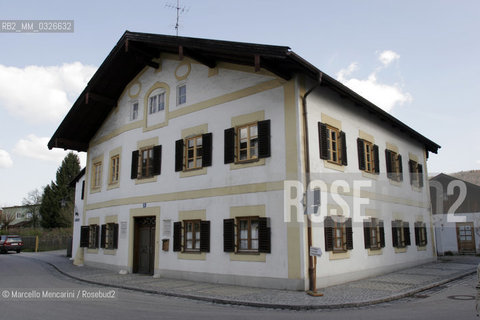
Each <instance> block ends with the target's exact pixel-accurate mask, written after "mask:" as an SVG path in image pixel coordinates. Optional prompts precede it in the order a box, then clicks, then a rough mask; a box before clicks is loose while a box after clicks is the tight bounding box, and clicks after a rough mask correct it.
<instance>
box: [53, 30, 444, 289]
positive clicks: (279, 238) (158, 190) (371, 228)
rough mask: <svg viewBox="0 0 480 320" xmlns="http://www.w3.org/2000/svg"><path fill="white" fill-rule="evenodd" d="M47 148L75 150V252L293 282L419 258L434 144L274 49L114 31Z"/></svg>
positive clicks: (125, 263) (233, 277)
mask: <svg viewBox="0 0 480 320" xmlns="http://www.w3.org/2000/svg"><path fill="white" fill-rule="evenodd" d="M305 119H307V121H306V122H305V121H304V120H305ZM54 147H57V148H66V149H73V150H77V151H86V152H88V156H87V167H86V174H85V181H86V183H85V192H84V199H83V200H81V201H83V212H81V213H80V221H81V224H82V228H81V230H82V231H81V233H82V235H81V236H76V238H77V239H80V240H79V242H80V243H78V242H77V246H78V245H80V246H81V248H82V249H80V250H78V251H77V252H76V263H77V264H80V263H86V264H92V265H103V266H107V267H110V268H114V269H117V270H127V271H128V272H138V273H147V274H153V275H155V276H160V277H163V276H165V277H175V278H184V279H195V280H201V281H211V282H224V283H234V284H242V285H250V286H260V287H273V288H288V289H295V290H304V289H306V288H308V287H309V286H310V287H311V286H312V284H311V283H309V279H313V278H315V279H316V281H317V285H318V286H326V285H331V284H335V283H340V282H345V281H348V280H352V279H358V278H361V277H365V276H368V275H373V274H378V273H382V272H386V271H390V270H394V269H398V268H402V267H406V266H410V265H415V264H421V263H424V262H428V261H431V260H432V259H434V258H435V250H434V248H433V245H432V243H433V242H434V241H433V232H432V224H431V211H430V201H429V192H428V190H429V189H428V180H427V179H425V176H426V173H427V170H426V169H427V166H426V159H427V155H428V152H435V153H436V152H437V150H438V148H439V146H438V145H437V144H435V143H434V142H432V141H430V140H428V139H427V138H425V137H424V136H422V135H420V134H419V133H417V132H416V131H414V130H413V129H411V128H409V127H407V126H406V125H404V124H403V123H401V122H400V121H399V120H397V119H395V118H394V117H392V116H391V115H389V114H387V113H386V112H384V111H382V110H381V109H380V108H378V107H376V106H375V105H373V104H372V103H370V102H369V101H367V100H365V99H364V98H362V97H360V96H359V95H357V94H355V93H354V92H352V91H351V90H349V89H348V88H346V87H345V86H343V85H342V84H340V83H339V82H337V81H336V80H334V79H333V78H331V77H329V76H327V75H325V74H323V73H322V72H321V71H320V70H318V69H317V68H315V67H314V66H312V65H311V64H310V63H308V62H307V61H305V60H303V59H302V58H301V57H299V56H298V55H296V54H295V53H294V52H292V51H290V49H289V48H288V47H280V46H269V45H257V44H249V43H236V42H226V41H217V40H206V39H194V38H185V37H172V36H164V35H154V34H143V33H132V32H128V31H127V32H126V33H125V34H124V35H123V36H122V38H121V39H120V40H119V42H118V43H117V45H116V46H115V47H114V48H113V50H112V52H111V53H110V54H109V56H108V57H107V58H106V60H105V61H104V62H103V64H102V65H101V66H100V68H99V69H98V71H97V72H96V74H95V75H94V76H93V77H92V79H91V81H90V82H89V84H88V85H87V87H86V88H85V90H84V91H83V92H82V94H81V95H80V97H79V98H78V100H77V101H76V102H75V104H74V105H73V107H72V109H71V110H70V112H69V113H68V115H67V116H66V117H65V119H64V120H63V122H62V123H61V124H60V126H59V128H58V129H57V131H56V132H55V134H54V136H53V137H52V139H51V140H50V142H49V148H54ZM384 154H385V156H384ZM359 159H360V160H359ZM403 168H410V169H411V170H406V169H405V170H403ZM387 171H388V174H387ZM404 171H405V172H404ZM409 171H412V173H409ZM424 184H425V185H424ZM304 185H310V186H311V187H312V188H311V189H316V188H319V189H320V190H321V192H313V193H310V192H308V193H307V195H306V198H305V199H304V198H303V196H302V195H303V190H302V189H304V188H303V187H302V186H304ZM366 202H368V203H366ZM307 203H308V205H306V207H307V210H308V212H314V213H315V212H316V214H314V215H312V217H313V219H312V220H313V223H312V224H311V228H310V227H309V226H310V224H308V223H307V222H306V221H307V219H304V212H303V211H304V207H303V204H307ZM77 208H80V205H78V206H77ZM351 214H355V216H354V217H353V220H352V218H351ZM327 216H328V217H327ZM352 221H353V223H352ZM324 222H326V223H324ZM410 230H412V232H411V233H412V234H411V233H410ZM413 230H415V235H416V236H417V237H416V238H418V239H417V241H415V239H414V238H415V237H413V233H414V232H413ZM412 239H413V240H412ZM310 246H313V247H314V248H320V249H321V250H322V251H325V252H324V253H323V255H322V256H321V257H318V259H313V258H311V257H309V253H308V251H309V250H308V248H309V247H310ZM83 248H84V249H83ZM317 251H318V250H317ZM315 261H316V264H315V263H314V262H315ZM309 267H310V268H309ZM315 268H316V269H317V270H316V276H315Z"/></svg>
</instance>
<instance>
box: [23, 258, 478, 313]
mask: <svg viewBox="0 0 480 320" xmlns="http://www.w3.org/2000/svg"><path fill="white" fill-rule="evenodd" d="M32 259H35V260H37V261H40V262H43V263H45V264H47V265H49V266H51V267H52V268H54V269H55V270H56V271H57V272H59V273H60V274H63V275H65V276H67V277H69V278H72V279H75V280H78V281H81V282H85V283H90V284H95V285H100V286H106V287H111V288H118V289H125V290H132V291H137V292H143V293H149V294H157V295H163V296H168V297H176V298H184V299H190V300H196V301H204V302H210V303H215V304H223V305H237V306H247V307H257V308H269V309H284V310H293V311H301V310H321V309H324V310H332V309H343V308H356V307H365V306H371V305H376V304H380V303H385V302H391V301H394V300H399V299H403V298H406V297H409V296H413V295H415V294H417V293H419V292H422V291H425V290H429V289H431V288H434V287H438V286H441V285H443V284H446V283H448V282H451V281H455V280H457V279H461V278H463V277H466V276H469V275H472V274H474V273H476V271H466V272H462V273H461V274H457V275H455V276H453V277H450V278H447V279H444V280H441V281H437V282H433V283H429V284H427V285H424V286H422V287H418V288H414V289H412V290H409V291H407V292H404V293H401V294H394V295H391V296H388V297H385V298H381V299H372V300H368V301H361V302H347V303H336V304H329V305H305V304H303V305H296V304H275V303H262V302H252V301H245V300H229V299H222V298H215V297H206V296H200V295H191V294H183V293H176V292H171V291H164V290H153V289H142V288H138V287H132V286H125V285H120V284H111V283H105V282H100V281H93V280H88V279H85V278H81V277H78V276H75V275H72V274H70V273H68V272H66V271H64V270H62V269H61V268H60V267H58V266H57V265H55V264H54V263H51V262H47V261H44V260H41V259H36V258H32Z"/></svg>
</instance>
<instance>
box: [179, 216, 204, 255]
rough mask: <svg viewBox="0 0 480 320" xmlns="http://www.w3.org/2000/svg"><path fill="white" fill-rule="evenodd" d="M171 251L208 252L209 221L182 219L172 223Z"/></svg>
mask: <svg viewBox="0 0 480 320" xmlns="http://www.w3.org/2000/svg"><path fill="white" fill-rule="evenodd" d="M173 251H181V252H186V253H188V252H193V253H195V252H210V221H205V220H183V221H178V222H174V223H173Z"/></svg>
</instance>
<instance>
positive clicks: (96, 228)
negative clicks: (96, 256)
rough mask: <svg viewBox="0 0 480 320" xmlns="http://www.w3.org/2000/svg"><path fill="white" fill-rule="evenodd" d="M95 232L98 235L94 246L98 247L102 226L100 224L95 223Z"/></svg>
mask: <svg viewBox="0 0 480 320" xmlns="http://www.w3.org/2000/svg"><path fill="white" fill-rule="evenodd" d="M95 233H96V234H97V236H96V237H95V245H94V248H98V240H99V238H100V226H99V225H98V224H96V225H95Z"/></svg>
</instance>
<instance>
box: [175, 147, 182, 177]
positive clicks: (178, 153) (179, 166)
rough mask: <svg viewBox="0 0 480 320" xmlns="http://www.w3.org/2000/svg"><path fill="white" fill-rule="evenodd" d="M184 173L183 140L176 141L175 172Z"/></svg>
mask: <svg viewBox="0 0 480 320" xmlns="http://www.w3.org/2000/svg"><path fill="white" fill-rule="evenodd" d="M178 171H183V139H180V140H177V141H175V172H178Z"/></svg>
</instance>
